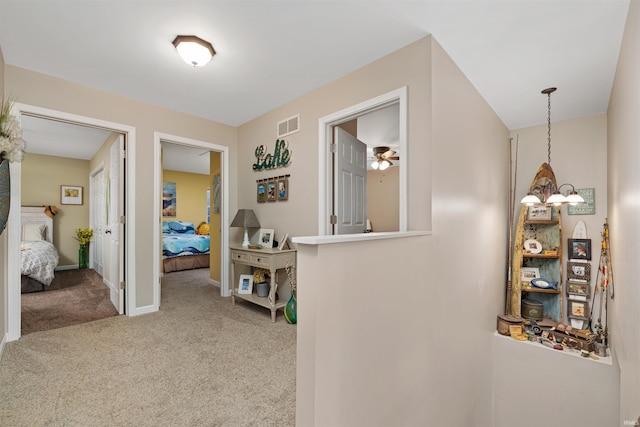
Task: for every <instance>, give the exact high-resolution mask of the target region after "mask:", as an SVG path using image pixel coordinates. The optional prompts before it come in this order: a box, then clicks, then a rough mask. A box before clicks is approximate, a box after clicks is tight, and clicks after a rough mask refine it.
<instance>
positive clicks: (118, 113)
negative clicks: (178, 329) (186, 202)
mask: <svg viewBox="0 0 640 427" xmlns="http://www.w3.org/2000/svg"><path fill="white" fill-rule="evenodd" d="M4 71H5V91H6V92H10V93H12V94H15V96H16V97H18V99H19V101H20V102H21V103H23V104H27V105H34V106H38V107H42V108H49V109H53V110H58V111H64V112H67V113H71V114H77V115H81V116H86V117H92V118H96V119H100V120H106V121H109V122H114V123H122V124H125V125H129V126H133V127H134V128H135V131H136V134H135V138H136V141H135V152H134V156H131V155H130V158H131V157H135V165H134V167H135V171H136V172H135V176H134V178H135V188H131V189H130V191H129V196H130V197H133V198H132V199H131V200H133V201H134V202H133V204H132V206H131V207H132V208H133V209H134V210H135V219H133V220H131V219H129V220H128V221H133V222H128V224H129V229H135V236H136V247H135V259H136V264H135V269H136V270H135V272H136V274H135V277H134V278H131V280H133V281H134V282H135V289H136V292H135V304H136V308H143V307H149V306H152V305H153V287H154V284H153V280H152V278H153V274H152V272H153V260H154V257H155V256H157V252H155V251H150V250H149V245H148V244H147V242H151V241H152V240H153V231H154V227H156V226H157V225H158V221H157V220H154V218H153V195H154V194H155V191H156V190H155V188H154V182H153V156H154V154H153V142H154V132H162V133H166V134H170V135H176V136H180V137H185V138H191V139H196V140H200V141H206V142H211V143H214V144H218V145H222V146H227V147H229V148H230V149H229V156H230V159H229V160H230V163H229V164H230V165H235V164H236V163H237V158H236V141H237V129H236V128H235V127H232V126H227V125H223V124H220V123H216V122H212V121H210V120H205V119H202V118H198V117H194V116H190V115H188V114H184V113H178V112H175V111H172V110H168V109H166V108H161V107H157V106H154V105H151V104H146V103H144V102H140V101H136V100H134V99H131V98H127V97H125V96H120V95H115V94H112V93H108V92H104V91H101V90H98V89H94V88H90V87H87V86H84V85H80V84H76V83H70V82H68V81H64V80H61V79H57V78H55V77H51V76H46V75H43V74H39V73H35V72H33V71H29V70H25V69H22V68H17V67H14V66H10V65H7V66H5V67H4ZM192 71H193V70H188V69H185V73H186V72H192ZM236 182H237V178H236V170H235V168H233V167H232V168H231V170H230V182H229V185H230V193H229V196H230V211H231V212H234V211H235V209H236V194H237V188H236Z"/></svg>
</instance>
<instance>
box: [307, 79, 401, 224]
mask: <svg viewBox="0 0 640 427" xmlns="http://www.w3.org/2000/svg"><path fill="white" fill-rule="evenodd" d="M395 103H398V104H399V107H400V123H399V127H400V129H399V130H400V132H399V146H400V148H399V150H400V160H399V161H398V162H399V165H400V188H399V189H398V191H399V196H400V197H399V199H400V200H399V203H400V217H399V222H400V224H399V231H401V232H403V231H407V176H408V171H407V157H408V155H409V153H408V151H407V145H408V144H407V87H406V86H403V87H401V88H399V89H395V90H392V91H390V92H387V93H384V94H382V95H380V96H377V97H375V98H371V99H368V100H366V101H364V102H361V103H360V104H356V105H353V106H351V107H347V108H345V109H343V110H340V111H337V112H335V113H332V114H329V115H327V116H324V117H321V118H319V119H318V174H319V177H318V235H319V236H325V235H329V234H331V214H332V212H331V207H332V196H333V191H330V190H331V188H332V185H333V184H332V177H333V172H332V162H331V144H332V141H333V132H332V131H331V129H332V128H333V127H334V126H336V125H339V124H341V123H344V122H347V121H349V120H353V119H356V118H358V117H359V116H362V115H365V114H367V113H370V112H372V111H375V110H379V109H382V108H385V107H387V106H389V105H391V104H395Z"/></svg>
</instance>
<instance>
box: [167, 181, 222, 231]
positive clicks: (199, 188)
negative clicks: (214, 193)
mask: <svg viewBox="0 0 640 427" xmlns="http://www.w3.org/2000/svg"><path fill="white" fill-rule="evenodd" d="M162 179H163V180H164V182H175V183H176V216H175V217H168V216H163V217H162V220H163V221H186V222H191V223H193V226H194V227H197V226H198V225H199V224H200V223H201V222H206V221H207V190H208V189H209V188H210V187H211V186H210V184H209V175H201V174H197V173H188V172H179V171H172V170H166V169H165V170H163V171H162Z"/></svg>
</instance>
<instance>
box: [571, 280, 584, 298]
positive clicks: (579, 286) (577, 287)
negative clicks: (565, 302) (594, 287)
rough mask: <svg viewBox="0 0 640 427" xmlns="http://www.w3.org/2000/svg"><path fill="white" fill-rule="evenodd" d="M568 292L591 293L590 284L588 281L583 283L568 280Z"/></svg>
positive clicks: (577, 293)
mask: <svg viewBox="0 0 640 427" xmlns="http://www.w3.org/2000/svg"><path fill="white" fill-rule="evenodd" d="M567 286H568V287H567V293H568V294H570V295H584V296H588V295H589V284H588V283H586V282H583V283H573V282H567Z"/></svg>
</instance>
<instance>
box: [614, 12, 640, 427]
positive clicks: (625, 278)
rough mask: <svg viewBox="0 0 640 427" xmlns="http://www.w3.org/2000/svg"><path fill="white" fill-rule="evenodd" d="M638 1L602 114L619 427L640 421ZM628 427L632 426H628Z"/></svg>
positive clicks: (639, 86) (639, 58)
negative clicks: (605, 137)
mask: <svg viewBox="0 0 640 427" xmlns="http://www.w3.org/2000/svg"><path fill="white" fill-rule="evenodd" d="M639 76H640V2H638V1H632V2H631V3H630V6H629V15H628V17H627V23H626V27H625V32H624V36H623V41H622V47H621V50H620V57H619V59H618V67H617V70H616V75H615V80H614V84H613V90H612V93H611V99H610V101H609V111H608V114H607V117H608V122H609V128H608V150H607V184H608V193H609V195H610V197H609V200H608V208H609V209H608V212H609V226H610V228H611V230H610V238H611V254H612V260H613V272H614V280H615V282H614V286H615V299H614V300H613V301H612V303H611V304H609V307H610V309H611V312H610V316H609V318H610V319H611V323H612V327H611V328H610V333H611V341H612V343H613V347H614V349H615V352H616V354H617V357H618V361H619V363H620V420H619V422H620V424H622V423H625V422H627V423H633V422H634V421H636V420H637V419H638V417H639V416H640V363H638V362H639V361H640V311H639V310H638V307H640V286H638V277H639V276H640V266H639V263H638V251H639V246H638V241H639V236H640V215H638V211H639V205H640V195H639V194H638V189H639V186H640V168H638V162H639V159H640V144H638V135H640V120H639V118H640V77H639ZM631 425H633V424H631Z"/></svg>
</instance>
